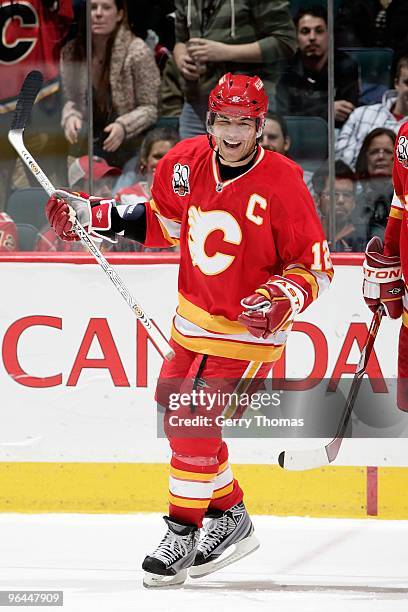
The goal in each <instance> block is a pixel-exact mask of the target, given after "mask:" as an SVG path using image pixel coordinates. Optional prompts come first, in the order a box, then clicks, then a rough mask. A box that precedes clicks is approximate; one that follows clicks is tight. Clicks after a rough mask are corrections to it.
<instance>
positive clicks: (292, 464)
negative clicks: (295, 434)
mask: <svg viewBox="0 0 408 612" xmlns="http://www.w3.org/2000/svg"><path fill="white" fill-rule="evenodd" d="M383 315H384V306H383V305H382V304H380V306H379V307H378V308H377V310H376V311H375V313H374V316H373V319H372V321H371V325H370V329H369V330H368V335H367V340H366V343H365V345H364V346H363V349H362V351H361V355H360V360H359V362H358V364H357V368H356V372H355V374H354V378H353V382H352V383H351V387H350V391H349V394H348V396H347V400H346V404H345V406H344V410H343V414H342V415H341V419H340V423H339V425H338V427H337V431H336V435H335V437H334V438H333V439H332V440H331V442H329V443H328V444H326V446H323V447H322V448H315V449H307V450H294V451H282V452H281V453H280V454H279V457H278V463H279V465H280V466H281V467H282V468H285V469H286V470H312V469H313V468H318V467H323V466H325V465H328V464H329V463H332V461H334V460H335V459H336V457H337V455H338V453H339V450H340V447H341V443H342V442H343V436H344V434H345V433H346V429H347V425H348V423H349V420H350V416H351V413H352V412H353V407H354V402H355V400H356V397H357V393H358V391H359V389H360V386H361V383H362V381H363V376H364V374H365V371H366V368H367V364H368V360H369V358H370V355H371V351H372V349H373V346H374V342H375V339H376V337H377V332H378V330H379V327H380V323H381V319H382V317H383Z"/></svg>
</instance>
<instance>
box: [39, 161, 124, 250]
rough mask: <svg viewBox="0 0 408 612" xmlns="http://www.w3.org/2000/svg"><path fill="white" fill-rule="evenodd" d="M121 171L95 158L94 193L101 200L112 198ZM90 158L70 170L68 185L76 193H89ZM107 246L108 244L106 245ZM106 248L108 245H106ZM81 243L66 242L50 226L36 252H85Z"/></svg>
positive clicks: (79, 162) (93, 173) (46, 229)
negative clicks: (114, 185)
mask: <svg viewBox="0 0 408 612" xmlns="http://www.w3.org/2000/svg"><path fill="white" fill-rule="evenodd" d="M120 172H121V171H120V169H119V168H115V167H114V166H109V165H108V164H107V162H106V160H104V159H103V158H101V157H94V158H93V164H92V176H93V191H92V193H93V194H94V195H95V196H97V197H99V198H111V197H112V189H113V184H114V182H115V179H116V178H117V177H118V175H120ZM88 180H89V158H88V156H87V155H84V156H83V157H80V158H78V159H76V160H75V161H74V162H73V163H72V164H71V165H70V167H69V169H68V184H69V188H70V189H74V190H75V191H85V192H87V191H88ZM106 244H107V243H106ZM105 246H106V245H105ZM83 250H84V247H83V246H82V243H81V242H75V241H74V242H64V241H63V240H61V239H60V238H58V236H57V235H56V234H55V232H54V230H53V229H51V228H50V227H49V226H47V227H45V228H44V229H43V230H42V231H41V232H40V235H39V238H38V242H37V246H36V251H83Z"/></svg>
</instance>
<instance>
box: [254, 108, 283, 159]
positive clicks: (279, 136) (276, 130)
mask: <svg viewBox="0 0 408 612" xmlns="http://www.w3.org/2000/svg"><path fill="white" fill-rule="evenodd" d="M261 147H262V148H263V149H266V150H267V151H277V152H278V153H281V154H282V155H287V154H288V151H289V147H290V136H289V133H288V126H287V123H286V121H285V119H284V117H282V115H279V114H278V113H272V112H270V111H269V112H268V113H267V114H266V119H265V126H264V129H263V132H262V139H261Z"/></svg>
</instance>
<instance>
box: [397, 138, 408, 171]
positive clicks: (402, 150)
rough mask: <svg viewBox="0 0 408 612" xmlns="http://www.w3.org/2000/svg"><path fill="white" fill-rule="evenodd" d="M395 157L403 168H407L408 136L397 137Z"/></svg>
mask: <svg viewBox="0 0 408 612" xmlns="http://www.w3.org/2000/svg"><path fill="white" fill-rule="evenodd" d="M397 159H398V161H399V163H400V164H402V165H403V166H404V168H408V138H406V137H405V136H400V137H399V138H398V144H397Z"/></svg>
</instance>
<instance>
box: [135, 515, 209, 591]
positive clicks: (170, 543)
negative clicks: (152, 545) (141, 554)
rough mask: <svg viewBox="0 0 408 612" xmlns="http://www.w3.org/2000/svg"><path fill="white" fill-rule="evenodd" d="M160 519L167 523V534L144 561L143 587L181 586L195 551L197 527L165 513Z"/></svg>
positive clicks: (197, 535) (191, 563)
mask: <svg viewBox="0 0 408 612" xmlns="http://www.w3.org/2000/svg"><path fill="white" fill-rule="evenodd" d="M163 518H164V520H165V521H166V523H167V527H168V529H167V533H166V535H165V536H164V538H163V539H162V541H161V542H160V544H159V546H158V547H157V548H156V550H155V551H154V552H152V554H151V555H148V556H147V557H146V558H145V560H144V561H143V565H142V568H143V569H144V570H145V574H144V578H143V585H144V586H145V587H168V586H180V585H182V584H183V582H184V581H185V579H186V578H187V569H188V568H189V567H191V565H193V563H194V558H195V555H196V552H197V544H198V539H199V530H198V528H197V527H196V526H195V525H185V524H184V523H180V522H179V521H177V520H175V519H172V518H169V517H168V516H164V517H163Z"/></svg>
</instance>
